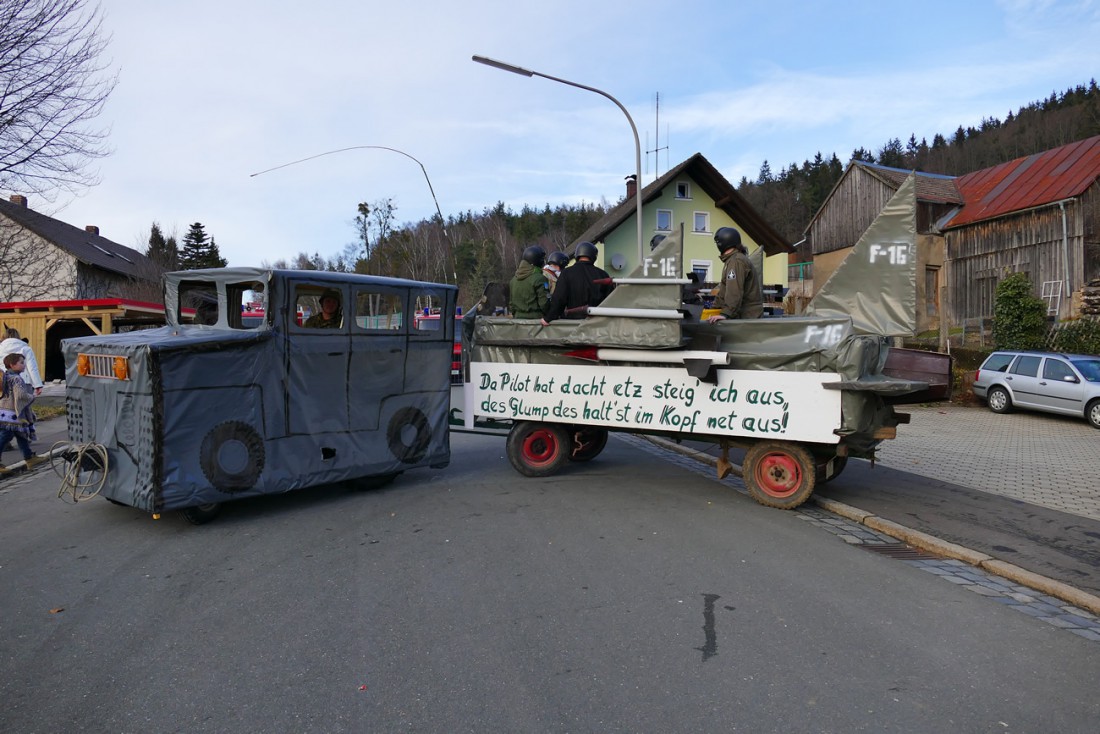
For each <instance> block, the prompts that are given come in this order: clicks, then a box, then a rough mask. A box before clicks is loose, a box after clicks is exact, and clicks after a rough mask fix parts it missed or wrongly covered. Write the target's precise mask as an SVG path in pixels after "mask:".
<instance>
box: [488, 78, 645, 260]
mask: <svg viewBox="0 0 1100 734" xmlns="http://www.w3.org/2000/svg"><path fill="white" fill-rule="evenodd" d="M473 60H474V61H476V62H477V63H479V64H485V65H486V66H492V67H493V68H496V69H501V70H503V71H510V72H512V73H513V74H519V75H520V76H528V77H530V76H541V77H542V78H543V79H549V80H550V81H554V82H560V83H562V84H568V85H569V86H571V87H577V88H578V89H587V90H588V91H589V92H595V93H596V94H599V95H601V96H603V97H607V98H608V99H609V100H611V101H612V102H614V103H615V105H616V106H618V108H619V109H620V110H622V111H623V114H624V115H626V121H627V122H629V123H630V130H631V132H633V133H634V167H635V169H636V171H637V181H636V184H637V185H636V186H635V189H634V199H635V203H636V207H635V209H636V215H635V216H636V217H637V219H638V264H639V265H641V264H642V260H643V259H644V257H645V255H644V250H643V249H642V142H641V141H640V140H639V139H638V128H637V126H635V125H634V119H633V118H632V117H631V116H630V113H629V112H627V111H626V107H623V104H622V102H620V101H619V100H617V99H615V98H614V97H612V96H611V95H610V94H608V93H607V92H605V91H603V90H602V89H596V88H595V87H589V86H586V85H584V84H578V83H577V82H571V81H569V80H568V79H560V78H558V77H556V76H550V75H549V74H543V73H542V72H538V71H531V70H530V69H524V68H523V67H522V66H515V65H513V64H507V63H505V62H503V61H497V60H495V59H490V58H486V57H484V56H474V57H473Z"/></svg>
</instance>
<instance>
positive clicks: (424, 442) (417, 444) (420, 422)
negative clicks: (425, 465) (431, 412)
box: [386, 408, 432, 464]
mask: <svg viewBox="0 0 1100 734" xmlns="http://www.w3.org/2000/svg"><path fill="white" fill-rule="evenodd" d="M386 440H387V441H388V442H389V446H390V453H392V454H393V455H394V458H396V459H397V460H398V461H400V462H401V463H403V464H416V463H419V462H421V461H423V460H424V457H425V456H427V455H428V449H429V448H430V447H431V444H432V427H431V424H430V423H428V417H427V416H426V415H424V413H423V411H421V410H419V409H417V408H402V409H401V410H399V411H397V412H396V413H394V414H393V417H392V418H390V424H389V427H387V429H386Z"/></svg>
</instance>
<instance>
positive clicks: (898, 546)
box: [859, 543, 940, 561]
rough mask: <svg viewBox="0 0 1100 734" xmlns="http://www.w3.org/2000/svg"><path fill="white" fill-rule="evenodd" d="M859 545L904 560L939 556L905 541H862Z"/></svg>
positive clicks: (921, 559)
mask: <svg viewBox="0 0 1100 734" xmlns="http://www.w3.org/2000/svg"><path fill="white" fill-rule="evenodd" d="M859 547H860V548H862V549H863V550H869V551H871V552H872V553H878V554H879V555H880V556H886V557H887V558H900V559H901V560H905V561H924V560H931V559H936V558H939V557H940V556H937V555H936V554H934V553H928V552H926V551H922V550H921V549H920V548H914V547H913V546H911V545H906V544H905V543H864V544H862V545H860V546H859Z"/></svg>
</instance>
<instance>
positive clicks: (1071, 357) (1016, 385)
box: [971, 351, 1100, 428]
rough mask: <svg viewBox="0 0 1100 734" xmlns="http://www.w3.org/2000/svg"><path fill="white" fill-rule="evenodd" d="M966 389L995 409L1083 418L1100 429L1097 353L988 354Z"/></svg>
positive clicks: (1005, 411)
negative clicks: (1032, 411)
mask: <svg viewBox="0 0 1100 734" xmlns="http://www.w3.org/2000/svg"><path fill="white" fill-rule="evenodd" d="M971 389H972V390H973V392H974V394H975V395H977V396H978V397H979V398H981V399H982V400H985V401H986V403H987V404H988V405H989V409H990V410H992V411H993V412H994V413H1007V412H1009V411H1010V410H1012V409H1013V408H1027V409H1029V410H1041V411H1045V412H1047V413H1060V414H1062V415H1074V416H1078V417H1084V418H1085V420H1087V421H1088V422H1089V423H1090V424H1092V427H1093V428H1100V357H1096V356H1091V355H1087V354H1058V353H1055V352H1030V351H998V352H993V353H992V354H990V355H989V356H988V357H986V360H985V362H983V363H982V366H981V367H979V368H978V371H977V372H975V373H974V385H973V387H972V388H971Z"/></svg>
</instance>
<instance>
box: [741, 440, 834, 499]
mask: <svg viewBox="0 0 1100 734" xmlns="http://www.w3.org/2000/svg"><path fill="white" fill-rule="evenodd" d="M742 478H743V479H744V481H745V486H746V487H748V490H749V494H750V495H751V496H752V498H753V499H754V500H756V501H757V502H759V503H760V504H762V505H766V506H768V507H776V508H779V509H780V510H793V509H794V508H796V507H798V506H799V505H801V504H802V503H803V502H805V501H806V500H808V499H810V495H811V494H813V492H814V487H815V486H816V484H817V469H816V462H815V461H814V457H813V454H811V453H810V451H809V450H808V449H806V448H805V447H803V446H799V445H798V444H794V443H788V442H787V441H759V442H757V443H755V444H753V445H752V447H751V448H750V449H749V450H748V451H747V452H745V461H744V464H743V477H742Z"/></svg>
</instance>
